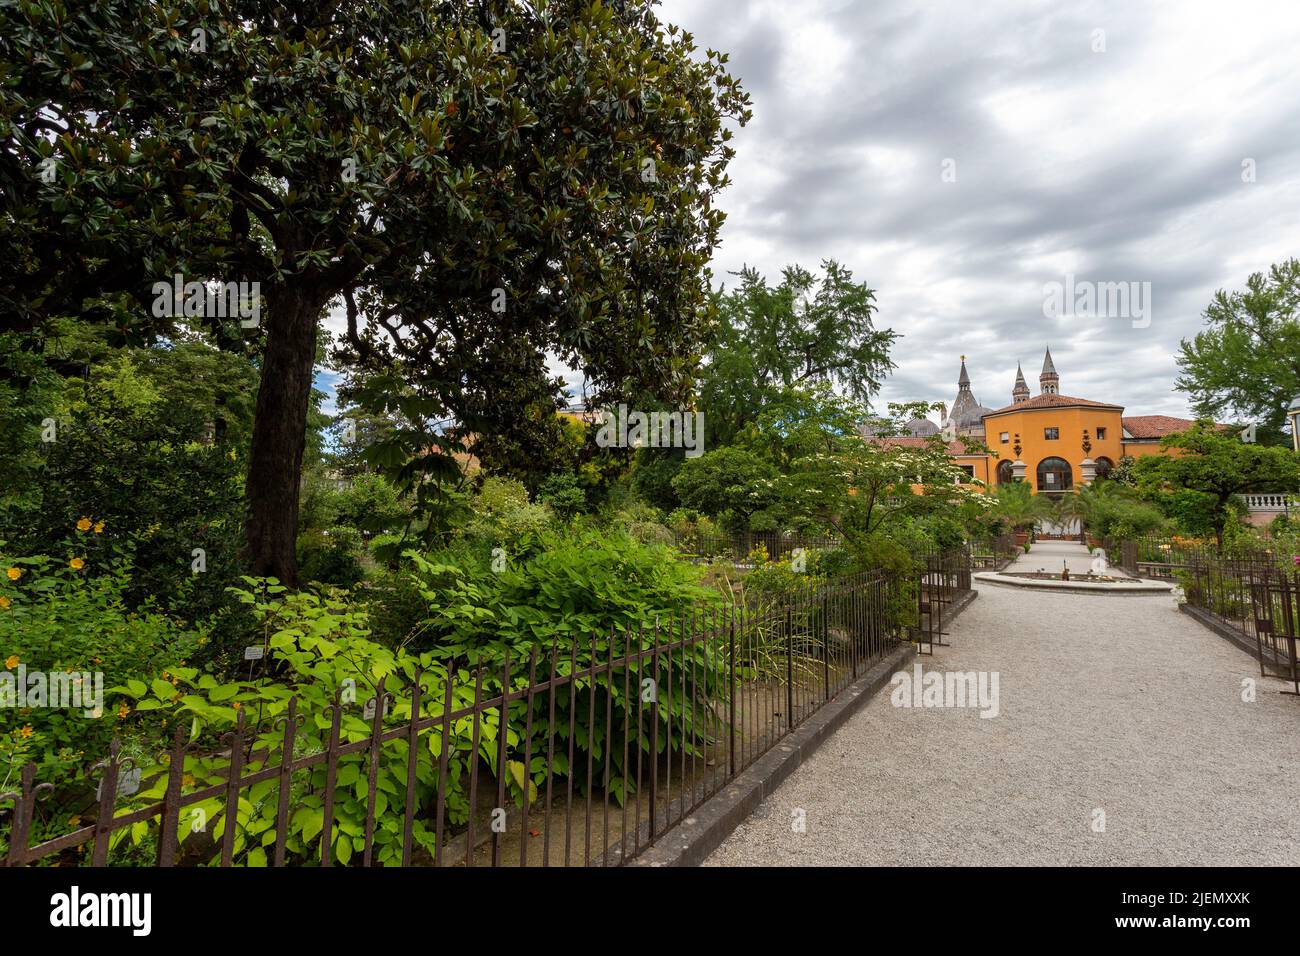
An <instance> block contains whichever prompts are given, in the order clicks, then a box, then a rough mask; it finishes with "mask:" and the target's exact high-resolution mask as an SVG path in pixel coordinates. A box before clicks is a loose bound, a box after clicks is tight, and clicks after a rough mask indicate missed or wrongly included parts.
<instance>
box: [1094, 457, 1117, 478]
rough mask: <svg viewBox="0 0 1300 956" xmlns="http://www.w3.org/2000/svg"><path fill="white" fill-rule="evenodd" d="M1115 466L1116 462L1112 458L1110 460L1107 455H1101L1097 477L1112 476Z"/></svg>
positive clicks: (1098, 461)
mask: <svg viewBox="0 0 1300 956" xmlns="http://www.w3.org/2000/svg"><path fill="white" fill-rule="evenodd" d="M1114 467H1115V463H1114V462H1113V461H1111V460H1110V459H1109V458H1107V457H1106V456H1105V455H1102V456H1100V457H1099V458H1098V459H1097V477H1098V478H1109V477H1110V473H1111V470H1112V469H1113V468H1114Z"/></svg>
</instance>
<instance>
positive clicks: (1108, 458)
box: [904, 349, 1192, 494]
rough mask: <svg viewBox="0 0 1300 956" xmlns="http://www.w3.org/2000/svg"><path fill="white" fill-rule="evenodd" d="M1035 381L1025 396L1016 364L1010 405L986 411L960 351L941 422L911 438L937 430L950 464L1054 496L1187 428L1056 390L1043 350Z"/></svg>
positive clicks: (989, 481) (924, 423)
mask: <svg viewBox="0 0 1300 956" xmlns="http://www.w3.org/2000/svg"><path fill="white" fill-rule="evenodd" d="M1038 384H1039V394H1038V395H1035V396H1033V397H1030V393H1029V386H1028V385H1027V384H1026V382H1025V376H1024V372H1023V371H1022V370H1021V369H1020V368H1019V367H1017V369H1016V381H1015V385H1014V386H1013V388H1012V390H1011V404H1010V405H1006V406H1004V407H1002V408H997V409H990V408H986V407H985V406H983V405H980V404H979V403H978V402H977V401H976V400H975V395H974V393H973V392H972V391H971V385H970V376H969V375H968V374H967V372H966V356H964V355H963V356H962V361H961V374H960V375H959V376H958V379H957V397H956V399H955V400H954V401H953V405H952V410H951V411H948V410H947V409H945V413H944V418H943V422H942V424H940V425H937V426H936V425H935V424H934V423H933V422H930V421H928V420H925V419H920V420H917V421H913V422H910V423H909V424H908V428H909V430H910V431H911V435H912V436H913V440H917V441H920V440H924V438H925V437H926V436H928V435H933V434H942V435H943V437H945V438H947V439H948V454H949V455H950V456H952V459H953V462H954V463H955V464H956V465H957V466H958V467H959V468H961V469H963V470H964V471H966V472H967V474H969V475H970V476H971V478H972V479H974V480H977V481H980V482H983V483H984V484H985V485H988V486H994V485H999V484H1004V483H1006V482H1010V481H1017V480H1024V481H1028V482H1029V484H1030V486H1031V487H1032V488H1033V489H1034V491H1035V492H1045V493H1048V494H1051V493H1058V494H1059V493H1061V492H1065V491H1069V490H1071V489H1072V488H1075V487H1076V486H1078V485H1079V484H1087V483H1090V482H1091V481H1092V480H1093V479H1094V478H1096V477H1103V476H1105V475H1106V474H1107V473H1109V472H1110V470H1111V469H1112V468H1114V467H1115V466H1116V465H1117V464H1119V461H1120V459H1122V458H1124V457H1125V456H1131V457H1134V458H1136V457H1139V456H1141V455H1151V454H1157V453H1159V452H1161V451H1162V449H1161V447H1160V439H1161V438H1163V437H1164V436H1165V435H1168V434H1172V433H1176V432H1181V431H1184V430H1185V429H1187V428H1190V427H1191V425H1192V420H1191V419H1187V418H1172V417H1170V416H1168V415H1136V416H1132V415H1130V416H1126V415H1125V414H1124V406H1123V405H1115V404H1111V403H1109V402H1098V401H1093V400H1092V399H1088V398H1075V397H1073V396H1070V395H1062V394H1061V392H1060V376H1059V375H1058V374H1057V372H1056V366H1055V364H1054V363H1053V362H1052V353H1051V350H1050V349H1049V350H1048V351H1047V354H1046V355H1045V356H1044V358H1043V371H1042V373H1041V374H1040V375H1039V376H1038ZM963 438H977V439H980V440H982V441H983V442H984V443H985V444H986V445H988V447H989V448H990V449H991V450H992V452H993V454H992V455H986V454H983V453H976V451H975V449H971V448H968V447H967V446H966V444H965V443H964V442H963V441H962V439H963ZM906 440H907V439H904V441H906Z"/></svg>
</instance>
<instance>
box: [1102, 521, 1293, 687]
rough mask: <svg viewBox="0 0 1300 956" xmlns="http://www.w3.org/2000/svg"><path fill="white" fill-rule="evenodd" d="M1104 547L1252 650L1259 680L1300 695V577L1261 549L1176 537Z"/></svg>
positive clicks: (1120, 562) (1113, 542)
mask: <svg viewBox="0 0 1300 956" xmlns="http://www.w3.org/2000/svg"><path fill="white" fill-rule="evenodd" d="M1105 547H1106V551H1107V557H1108V559H1109V560H1111V561H1112V563H1116V564H1118V565H1119V566H1120V567H1122V568H1123V569H1124V570H1125V571H1127V572H1128V573H1130V574H1134V575H1136V576H1139V577H1151V578H1167V579H1170V580H1175V581H1178V582H1179V583H1180V584H1181V585H1182V588H1183V594H1184V597H1185V599H1186V601H1187V603H1188V604H1189V605H1191V606H1192V607H1194V608H1196V609H1197V610H1199V611H1202V612H1204V613H1205V614H1207V615H1210V616H1211V617H1213V618H1214V619H1215V620H1216V621H1217V622H1218V623H1219V624H1220V625H1222V626H1223V627H1225V628H1227V629H1229V630H1231V631H1234V632H1235V633H1237V634H1239V635H1240V636H1241V637H1242V639H1243V643H1245V644H1246V645H1247V646H1250V645H1254V647H1255V651H1256V657H1257V659H1258V661H1259V667H1260V674H1261V675H1271V676H1275V677H1282V678H1285V679H1286V680H1289V681H1291V682H1292V683H1293V685H1294V686H1295V689H1296V691H1297V692H1300V665H1298V664H1297V659H1296V652H1297V641H1300V604H1298V603H1297V602H1300V572H1296V571H1288V570H1287V569H1286V566H1285V564H1284V562H1283V560H1281V559H1279V557H1278V556H1277V555H1275V554H1274V553H1272V552H1271V551H1269V550H1267V549H1264V548H1247V549H1242V550H1238V551H1236V552H1234V553H1225V552H1222V551H1220V550H1219V549H1218V548H1217V547H1216V546H1215V545H1213V544H1211V543H1207V542H1193V541H1188V540H1186V539H1176V538H1174V539H1171V538H1138V539H1123V540H1110V539H1108V540H1107V541H1106V542H1105Z"/></svg>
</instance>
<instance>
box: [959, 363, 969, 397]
mask: <svg viewBox="0 0 1300 956" xmlns="http://www.w3.org/2000/svg"><path fill="white" fill-rule="evenodd" d="M957 387H958V388H960V389H963V390H965V389H968V388H970V376H969V375H967V374H966V356H964V355H963V356H962V357H961V374H960V375H959V376H957Z"/></svg>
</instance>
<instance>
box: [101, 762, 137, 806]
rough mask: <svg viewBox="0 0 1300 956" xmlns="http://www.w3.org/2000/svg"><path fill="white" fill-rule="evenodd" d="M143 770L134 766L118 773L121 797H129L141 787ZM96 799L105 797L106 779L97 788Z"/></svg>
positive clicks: (118, 787) (118, 788)
mask: <svg viewBox="0 0 1300 956" xmlns="http://www.w3.org/2000/svg"><path fill="white" fill-rule="evenodd" d="M143 773H144V772H143V771H141V770H138V769H136V768H134V767H132V768H130V769H127V770H122V771H120V772H119V773H118V775H117V795H118V796H119V797H129V796H131V794H133V793H135V792H136V791H137V790H139V789H140V780H141V777H142V776H143ZM95 799H96V800H103V799H104V781H103V780H101V781H99V786H98V787H96V788H95Z"/></svg>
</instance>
